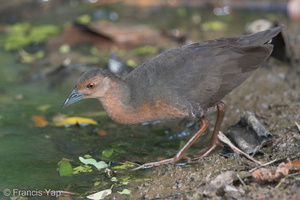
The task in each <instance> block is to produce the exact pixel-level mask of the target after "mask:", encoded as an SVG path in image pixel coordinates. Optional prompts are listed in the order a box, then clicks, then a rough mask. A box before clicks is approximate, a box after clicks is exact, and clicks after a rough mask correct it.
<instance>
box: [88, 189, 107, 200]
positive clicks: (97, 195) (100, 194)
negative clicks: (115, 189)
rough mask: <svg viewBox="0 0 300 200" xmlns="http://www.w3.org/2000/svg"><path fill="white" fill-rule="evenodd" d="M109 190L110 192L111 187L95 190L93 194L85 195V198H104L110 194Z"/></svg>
mask: <svg viewBox="0 0 300 200" xmlns="http://www.w3.org/2000/svg"><path fill="white" fill-rule="evenodd" d="M111 192H112V191H111V189H107V190H102V191H100V192H96V193H94V194H91V195H89V196H87V197H86V198H88V199H93V200H99V199H104V198H105V197H107V196H108V195H110V194H111Z"/></svg>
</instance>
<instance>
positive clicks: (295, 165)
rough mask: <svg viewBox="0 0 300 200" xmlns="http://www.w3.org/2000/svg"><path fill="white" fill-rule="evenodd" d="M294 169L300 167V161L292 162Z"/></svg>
mask: <svg viewBox="0 0 300 200" xmlns="http://www.w3.org/2000/svg"><path fill="white" fill-rule="evenodd" d="M291 163H292V165H293V166H294V167H300V160H295V161H292V162H291Z"/></svg>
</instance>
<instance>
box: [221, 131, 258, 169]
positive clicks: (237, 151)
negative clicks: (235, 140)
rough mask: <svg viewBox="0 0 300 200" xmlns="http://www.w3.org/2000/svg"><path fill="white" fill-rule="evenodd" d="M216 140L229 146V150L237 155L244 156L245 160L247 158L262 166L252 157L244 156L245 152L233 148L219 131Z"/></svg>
mask: <svg viewBox="0 0 300 200" xmlns="http://www.w3.org/2000/svg"><path fill="white" fill-rule="evenodd" d="M218 138H219V139H220V140H221V141H222V142H224V143H225V144H227V145H228V146H230V148H231V149H232V150H233V151H234V152H235V153H237V154H242V155H243V156H245V157H246V158H248V159H249V160H251V161H253V162H255V163H256V164H258V165H262V164H261V163H260V162H258V161H257V160H255V159H254V158H253V157H251V156H249V155H248V154H246V153H245V152H243V151H242V150H240V149H239V148H237V147H236V146H234V144H232V142H231V141H230V140H229V139H228V138H227V137H226V136H225V135H224V134H223V133H222V132H221V131H219V134H218Z"/></svg>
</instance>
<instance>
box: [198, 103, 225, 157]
mask: <svg viewBox="0 0 300 200" xmlns="http://www.w3.org/2000/svg"><path fill="white" fill-rule="evenodd" d="M216 106H217V110H218V116H217V121H216V124H215V128H214V132H213V136H212V138H211V140H210V145H209V146H208V147H206V148H204V149H202V150H201V151H199V152H197V154H202V156H201V157H205V156H207V155H208V154H210V153H211V152H212V151H213V150H214V149H215V148H216V147H217V146H218V145H220V143H219V141H218V133H219V131H220V128H221V124H222V121H223V119H224V115H225V110H226V106H225V103H223V102H222V101H220V102H219V103H217V105H216Z"/></svg>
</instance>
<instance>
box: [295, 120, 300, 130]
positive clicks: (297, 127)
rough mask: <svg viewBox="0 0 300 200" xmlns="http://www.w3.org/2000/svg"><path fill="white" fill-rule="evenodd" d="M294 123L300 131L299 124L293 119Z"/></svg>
mask: <svg viewBox="0 0 300 200" xmlns="http://www.w3.org/2000/svg"><path fill="white" fill-rule="evenodd" d="M295 124H296V126H297V128H298V130H299V131H300V125H299V124H298V123H297V122H296V121H295Z"/></svg>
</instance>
